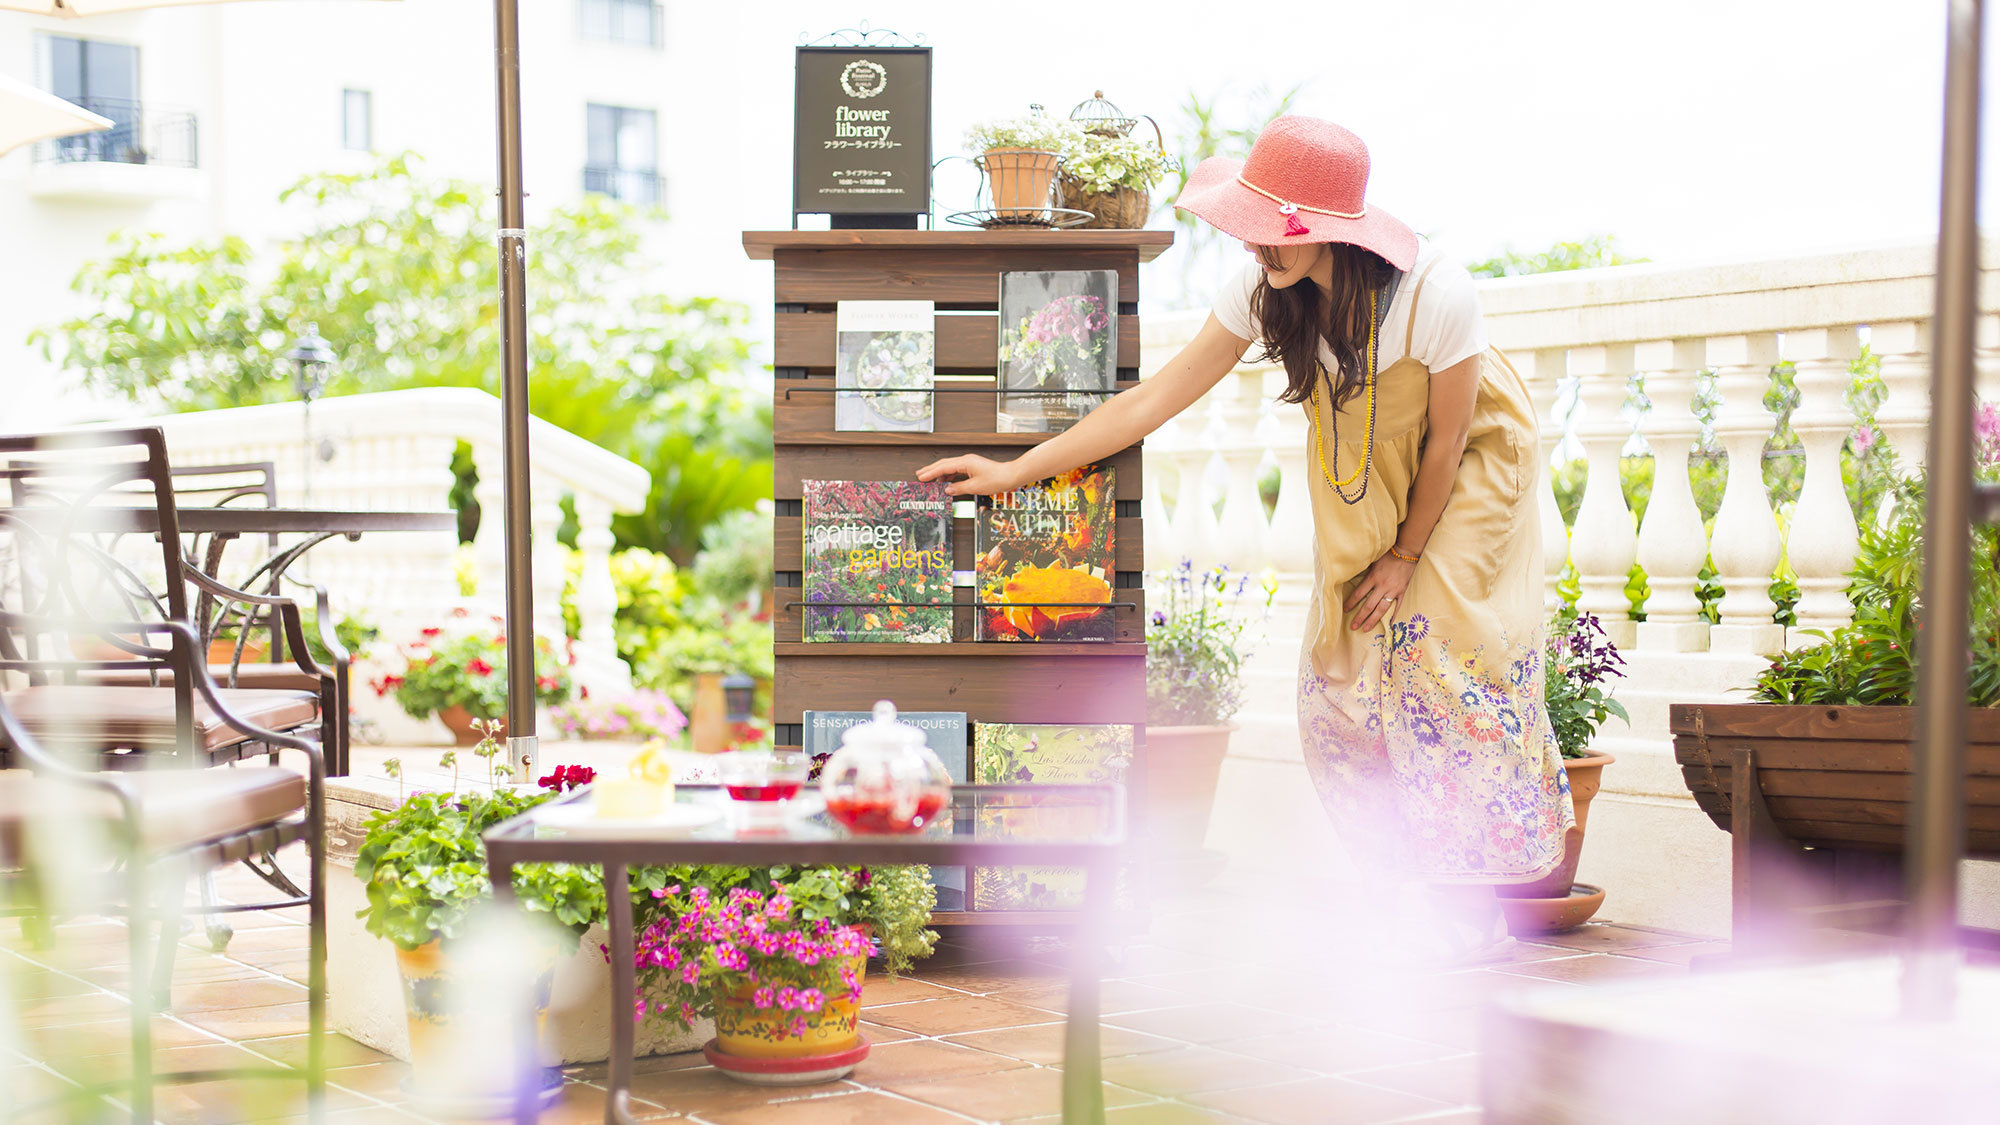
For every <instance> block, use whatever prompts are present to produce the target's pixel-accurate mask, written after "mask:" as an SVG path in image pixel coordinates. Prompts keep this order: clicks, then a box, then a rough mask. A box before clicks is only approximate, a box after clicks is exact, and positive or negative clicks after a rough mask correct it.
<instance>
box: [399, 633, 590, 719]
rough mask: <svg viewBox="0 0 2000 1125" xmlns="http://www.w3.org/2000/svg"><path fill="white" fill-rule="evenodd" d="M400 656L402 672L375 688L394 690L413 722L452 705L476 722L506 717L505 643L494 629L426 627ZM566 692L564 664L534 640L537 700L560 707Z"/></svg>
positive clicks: (544, 640)
mask: <svg viewBox="0 0 2000 1125" xmlns="http://www.w3.org/2000/svg"><path fill="white" fill-rule="evenodd" d="M496 626H497V621H496ZM403 656H404V666H403V671H402V672H401V673H400V674H389V675H385V676H383V677H382V678H381V679H380V680H378V681H376V683H375V685H374V687H375V691H376V693H377V694H386V693H388V692H392V691H393V692H395V693H396V703H397V704H398V705H399V706H401V707H402V708H403V710H404V711H406V712H408V713H409V714H410V716H411V717H412V718H418V719H423V718H428V717H430V716H432V715H435V714H437V713H438V712H439V711H443V710H446V709H447V708H451V707H463V708H465V710H466V712H467V713H468V714H470V715H471V716H472V717H473V718H475V719H499V718H502V717H504V716H505V715H506V714H507V642H506V639H505V635H504V634H503V633H501V632H500V631H499V629H498V628H497V627H495V628H473V629H459V628H456V627H454V629H453V630H451V631H449V632H447V631H446V630H444V629H441V628H437V627H433V628H430V629H426V630H425V631H424V633H423V636H422V637H421V638H420V639H419V640H416V641H413V642H411V643H409V644H407V645H405V646H403ZM570 690H571V683H570V673H569V663H568V661H567V660H566V659H564V657H563V656H562V654H560V653H558V652H557V651H556V648H555V646H554V645H552V644H550V643H549V640H548V638H546V637H536V638H535V698H536V699H537V700H538V701H540V702H542V703H546V704H555V703H561V702H563V701H564V700H566V699H568V698H569V694H570Z"/></svg>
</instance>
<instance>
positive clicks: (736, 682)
mask: <svg viewBox="0 0 2000 1125" xmlns="http://www.w3.org/2000/svg"><path fill="white" fill-rule="evenodd" d="M756 706H757V681H755V680H753V679H751V678H750V677H748V676H746V675H744V674H743V673H741V672H731V673H729V675H727V676H725V677H723V679H722V711H723V718H725V719H726V720H728V722H729V723H730V725H732V726H734V725H735V724H737V723H747V722H749V721H750V718H751V712H752V711H754V710H755V709H756Z"/></svg>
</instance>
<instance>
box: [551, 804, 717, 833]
mask: <svg viewBox="0 0 2000 1125" xmlns="http://www.w3.org/2000/svg"><path fill="white" fill-rule="evenodd" d="M720 819H722V809H721V808H719V807H717V806H715V805H712V804H685V803H675V804H671V805H668V806H667V807H666V809H665V810H663V811H662V812H661V813H660V815H658V816H651V817H636V818H617V819H614V818H610V817H600V816H596V815H594V810H593V809H591V808H590V806H588V805H555V806H553V807H550V808H547V809H544V810H542V812H541V813H539V814H538V815H537V817H536V820H537V821H538V822H539V823H541V824H543V825H546V826H548V827H550V828H561V829H563V830H564V831H566V832H567V833H569V834H570V835H572V836H604V837H619V838H625V837H633V838H644V837H650V836H681V835H685V834H687V833H689V832H692V831H694V830H695V829H697V828H700V827H702V826H704V825H708V824H713V823H715V822H716V821H718V820H720Z"/></svg>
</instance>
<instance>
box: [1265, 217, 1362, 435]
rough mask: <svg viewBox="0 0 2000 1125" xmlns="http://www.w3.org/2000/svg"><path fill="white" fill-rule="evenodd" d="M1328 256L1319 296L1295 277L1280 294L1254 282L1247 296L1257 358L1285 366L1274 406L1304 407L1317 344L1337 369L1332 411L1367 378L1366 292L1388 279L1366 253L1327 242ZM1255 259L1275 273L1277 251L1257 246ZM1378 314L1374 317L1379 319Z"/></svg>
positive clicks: (1314, 288) (1315, 288) (1313, 286)
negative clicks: (1326, 284)
mask: <svg viewBox="0 0 2000 1125" xmlns="http://www.w3.org/2000/svg"><path fill="white" fill-rule="evenodd" d="M1326 248H1327V250H1328V251H1329V252H1330V253H1331V254H1332V256H1333V287H1332V289H1331V290H1330V291H1329V292H1327V293H1325V294H1322V292H1321V290H1320V287H1319V286H1318V285H1316V284H1313V283H1312V282H1311V281H1309V280H1307V279H1305V278H1300V279H1299V280H1298V281H1297V282H1296V283H1294V284H1292V285H1290V286H1287V287H1286V288H1283V289H1273V288H1272V287H1271V283H1270V281H1269V280H1268V279H1264V278H1259V279H1258V281H1257V289H1256V292H1254V293H1252V294H1251V295H1250V313H1251V316H1252V317H1254V318H1255V320H1256V322H1257V325H1258V327H1259V328H1260V329H1261V332H1262V336H1263V340H1264V350H1263V353H1262V354H1260V355H1259V356H1258V357H1257V358H1258V359H1259V360H1273V361H1276V362H1278V363H1281V364H1283V365H1284V367H1285V390H1284V393H1283V394H1280V395H1279V396H1278V401H1280V402H1304V401H1306V398H1307V397H1308V396H1309V395H1310V394H1311V393H1312V388H1313V383H1314V382H1315V381H1316V380H1317V379H1318V378H1319V366H1320V360H1319V343H1320V341H1321V340H1325V341H1326V343H1327V346H1328V347H1330V348H1332V349H1333V357H1334V359H1335V360H1336V361H1338V363H1339V367H1340V370H1339V372H1338V373H1336V374H1335V376H1334V380H1333V405H1334V406H1335V407H1336V408H1338V407H1339V406H1341V405H1342V404H1344V403H1346V402H1347V401H1348V400H1349V399H1351V398H1353V397H1354V396H1355V395H1357V394H1359V393H1361V388H1362V386H1363V384H1364V383H1365V382H1366V380H1367V377H1368V373H1367V371H1366V370H1364V369H1365V368H1366V367H1367V365H1368V354H1367V352H1368V328H1369V324H1368V290H1369V288H1370V287H1371V286H1376V285H1380V284H1381V283H1382V282H1383V281H1384V280H1385V279H1386V278H1387V277H1388V276H1389V274H1390V270H1391V267H1390V265H1389V263H1388V262H1386V261H1384V260H1383V259H1382V258H1381V257H1380V256H1378V255H1377V254H1375V253H1374V252H1373V251H1370V250H1363V249H1362V248H1361V247H1359V246H1349V245H1347V244H1345V243H1341V242H1330V243H1328V244H1327V247H1326ZM1257 260H1258V261H1259V262H1262V263H1263V264H1264V265H1265V266H1266V267H1268V268H1270V269H1273V270H1275V269H1279V268H1280V264H1279V261H1278V252H1277V248H1276V247H1274V246H1259V247H1258V248H1257ZM1379 311H1380V310H1378V315H1379Z"/></svg>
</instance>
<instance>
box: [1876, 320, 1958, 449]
mask: <svg viewBox="0 0 2000 1125" xmlns="http://www.w3.org/2000/svg"><path fill="white" fill-rule="evenodd" d="M1982 323H1983V322H1982ZM1868 348H1869V350H1870V351H1872V352H1874V353H1875V355H1876V356H1877V357H1878V358H1880V360H1881V362H1882V388H1883V390H1884V391H1885V392H1887V393H1886V394H1885V395H1884V396H1883V399H1882V404H1881V405H1880V406H1877V407H1876V408H1875V430H1876V432H1877V434H1878V435H1879V436H1878V438H1877V440H1881V437H1887V438H1888V440H1889V444H1890V447H1891V448H1893V449H1894V450H1895V451H1896V462H1897V465H1896V468H1897V471H1898V472H1900V473H1904V474H1911V473H1915V472H1917V471H1918V470H1919V469H1921V468H1922V467H1923V465H1924V461H1925V450H1924V441H1925V439H1927V438H1928V437H1929V436H1930V419H1931V403H1930V383H1931V357H1930V350H1931V325H1930V322H1929V321H1927V320H1901V321H1894V322H1891V323H1888V324H1876V325H1872V326H1870V328H1869V330H1868Z"/></svg>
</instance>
